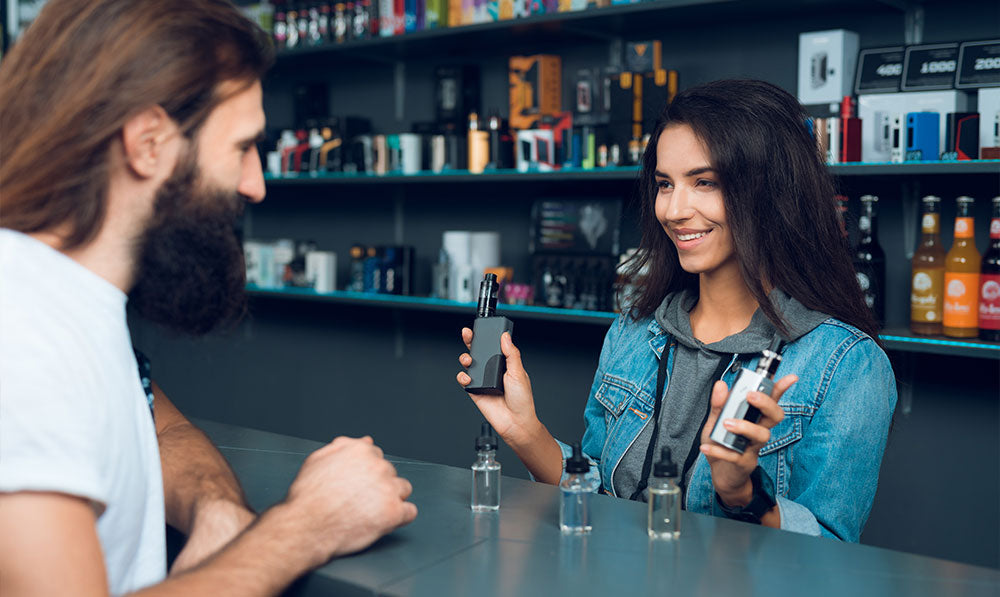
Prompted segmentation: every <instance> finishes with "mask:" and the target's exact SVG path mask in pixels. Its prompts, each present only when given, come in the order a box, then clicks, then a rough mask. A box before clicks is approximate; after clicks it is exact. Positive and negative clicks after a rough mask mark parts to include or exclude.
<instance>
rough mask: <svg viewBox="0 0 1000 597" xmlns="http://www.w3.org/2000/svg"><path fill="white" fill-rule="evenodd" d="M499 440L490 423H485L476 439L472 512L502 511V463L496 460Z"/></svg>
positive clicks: (473, 464)
mask: <svg viewBox="0 0 1000 597" xmlns="http://www.w3.org/2000/svg"><path fill="white" fill-rule="evenodd" d="M496 455H497V438H496V436H495V435H493V429H492V428H490V424H489V423H483V428H482V432H481V433H480V435H479V437H477V438H476V461H475V462H474V463H472V510H473V511H475V512H490V511H494V510H499V509H500V463H499V462H497V460H496Z"/></svg>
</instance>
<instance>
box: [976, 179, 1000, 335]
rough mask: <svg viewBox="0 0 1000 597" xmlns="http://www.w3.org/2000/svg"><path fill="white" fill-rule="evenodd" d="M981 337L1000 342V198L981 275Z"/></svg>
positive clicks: (994, 202)
mask: <svg viewBox="0 0 1000 597" xmlns="http://www.w3.org/2000/svg"><path fill="white" fill-rule="evenodd" d="M979 337H980V338H982V339H983V340H990V341H992V342H1000V197H994V198H993V217H992V219H990V246H989V247H988V248H987V249H986V252H985V253H983V268H982V269H981V270H980V275H979Z"/></svg>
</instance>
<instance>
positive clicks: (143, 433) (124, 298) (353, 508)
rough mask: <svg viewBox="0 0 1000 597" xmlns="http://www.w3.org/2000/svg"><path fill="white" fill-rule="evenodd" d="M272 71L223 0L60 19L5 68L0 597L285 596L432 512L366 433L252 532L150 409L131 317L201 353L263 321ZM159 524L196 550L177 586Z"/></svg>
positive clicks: (64, 3) (65, 9) (201, 461)
mask: <svg viewBox="0 0 1000 597" xmlns="http://www.w3.org/2000/svg"><path fill="white" fill-rule="evenodd" d="M271 61H272V56H271V49H270V44H269V40H268V39H267V36H266V34H264V32H262V31H261V30H260V29H259V28H257V27H256V26H254V25H253V24H251V23H250V22H249V21H247V20H246V19H244V18H243V17H242V15H241V14H240V13H239V11H238V10H237V9H236V8H234V7H233V6H232V4H230V3H229V2H228V1H225V0H171V1H169V2H165V1H161V0H50V2H48V4H47V5H46V6H45V8H44V9H43V10H42V11H41V14H40V15H39V17H38V19H37V20H36V21H35V22H34V23H33V24H32V25H31V27H30V28H29V29H28V31H27V32H26V33H25V35H24V36H23V37H22V39H21V40H20V41H18V42H17V44H16V45H15V46H14V48H13V49H12V51H11V52H10V53H9V54H8V55H7V56H6V57H5V58H4V60H3V63H2V64H0V131H2V134H3V142H2V144H0V226H2V229H0V537H2V538H3V539H2V541H0V594H3V595H4V596H5V597H14V596H20V595H61V594H73V595H107V594H109V593H110V594H113V595H120V594H125V593H130V592H135V591H138V592H139V593H140V594H165V595H172V594H178V595H180V594H184V595H188V594H212V595H216V596H219V595H228V594H233V595H269V594H275V593H277V592H279V591H280V590H282V588H283V587H285V586H286V585H287V584H288V583H290V582H291V581H292V580H293V579H294V578H295V577H296V576H298V575H300V574H301V573H303V572H304V571H306V570H308V569H310V568H313V567H316V566H319V565H321V564H322V563H324V562H325V561H327V560H328V559H329V558H331V557H334V556H338V555H342V554H346V553H351V552H353V551H357V550H359V549H363V548H365V547H367V546H368V545H370V544H371V543H372V542H374V541H375V540H376V539H378V538H379V537H381V536H382V535H384V534H385V533H387V532H390V531H392V530H393V529H395V528H397V527H398V526H400V525H403V524H407V523H408V522H410V521H412V520H413V519H414V517H415V516H416V508H415V507H414V506H413V504H411V503H409V502H407V501H406V500H407V498H408V497H409V495H410V492H411V487H410V484H409V483H408V482H407V481H406V480H405V479H401V478H399V477H398V476H397V475H396V471H395V469H394V468H393V467H392V465H391V464H389V463H388V461H386V460H385V459H384V458H383V455H382V451H381V450H380V449H379V448H378V447H376V446H375V445H374V444H373V443H372V441H371V439H370V438H361V439H350V438H337V439H335V440H334V441H333V442H331V443H330V444H328V445H327V446H325V447H323V448H321V449H319V450H317V451H316V452H314V453H313V454H312V455H310V456H309V458H308V459H307V460H306V462H305V464H304V465H303V467H302V469H301V470H300V471H299V474H298V476H297V477H296V479H295V481H294V482H293V484H292V486H291V488H290V490H289V493H288V496H287V498H286V499H285V500H284V501H283V502H282V503H280V504H278V505H276V506H275V507H273V508H271V509H269V510H268V511H266V512H264V513H263V514H261V515H260V516H259V517H258V516H256V515H255V514H254V513H253V512H251V511H250V509H249V508H248V507H247V506H246V504H245V502H244V500H243V496H242V492H241V490H240V488H239V485H238V483H237V482H236V480H235V477H234V476H233V474H232V472H231V470H229V468H228V466H227V465H226V463H225V461H224V460H223V458H222V457H221V455H220V454H219V453H218V451H217V450H215V449H214V447H212V446H211V444H210V443H209V442H208V440H207V438H205V436H204V435H203V434H201V433H200V432H199V431H197V430H196V429H195V428H194V427H193V426H192V425H191V424H190V423H189V422H188V421H187V420H186V419H185V418H184V417H183V415H181V414H180V413H179V412H177V410H176V409H175V408H174V407H173V405H172V404H170V401H169V400H167V398H166V397H165V396H164V395H163V394H162V392H159V390H158V389H156V388H155V387H154V388H153V391H152V395H153V397H154V398H153V400H152V403H150V402H149V401H148V400H147V393H146V391H145V390H144V387H143V381H142V379H141V376H140V372H139V367H138V366H137V362H136V356H135V353H134V352H133V349H132V345H131V340H130V336H129V330H128V325H127V321H126V313H125V309H126V303H128V304H129V305H130V306H131V307H132V308H134V310H135V311H136V312H137V313H138V314H140V315H142V316H144V317H146V318H148V319H150V320H152V321H155V322H158V323H161V324H164V325H167V326H169V327H172V328H175V329H178V330H182V331H187V332H191V333H193V334H202V333H205V332H208V331H210V330H212V329H215V328H216V327H218V326H219V325H222V324H224V323H226V322H231V321H233V320H234V319H235V318H237V317H238V316H239V315H240V314H241V313H242V312H243V311H244V309H245V303H246V299H245V296H244V293H243V286H244V266H243V256H242V251H241V248H240V243H239V239H238V236H237V234H236V232H235V225H236V223H237V222H238V221H239V219H240V215H241V213H242V209H243V205H244V202H245V201H250V202H259V201H262V200H263V199H264V180H263V174H262V172H261V164H260V158H259V156H258V154H257V149H256V142H257V141H258V139H259V137H260V136H261V134H262V132H263V129H264V124H265V121H264V112H263V109H262V92H261V84H260V80H261V77H262V76H263V74H264V72H265V71H266V69H267V68H268V66H269V65H270V63H271ZM154 413H155V417H154V416H153V414H154ZM165 523H169V524H171V525H173V526H175V527H177V528H179V529H180V530H182V531H184V532H185V533H187V534H188V535H189V539H188V542H187V545H186V546H185V548H184V550H183V551H182V552H181V554H180V556H179V557H178V560H177V562H176V564H175V566H174V568H173V570H172V571H171V574H170V576H169V578H168V577H167V573H166V572H167V571H166V555H165V526H164V525H165Z"/></svg>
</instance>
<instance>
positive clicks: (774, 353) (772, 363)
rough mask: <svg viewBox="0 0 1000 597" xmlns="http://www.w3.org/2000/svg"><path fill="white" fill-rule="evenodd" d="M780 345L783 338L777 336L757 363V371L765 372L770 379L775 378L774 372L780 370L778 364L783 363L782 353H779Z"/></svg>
mask: <svg viewBox="0 0 1000 597" xmlns="http://www.w3.org/2000/svg"><path fill="white" fill-rule="evenodd" d="M780 347H781V338H778V337H775V338H774V339H773V340H771V345H770V346H768V347H767V349H766V350H765V351H764V356H763V357H761V359H760V362H759V363H757V373H762V374H764V375H765V376H767V378H768V379H773V378H774V373H775V371H777V370H778V365H780V364H781V355H780V354H779V353H778V349H779V348H780Z"/></svg>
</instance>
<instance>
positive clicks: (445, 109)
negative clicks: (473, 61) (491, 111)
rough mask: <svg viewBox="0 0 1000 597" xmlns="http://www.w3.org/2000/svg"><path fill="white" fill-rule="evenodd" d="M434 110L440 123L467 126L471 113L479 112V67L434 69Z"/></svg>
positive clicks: (443, 67)
mask: <svg viewBox="0 0 1000 597" xmlns="http://www.w3.org/2000/svg"><path fill="white" fill-rule="evenodd" d="M434 79H435V85H434V110H435V116H436V118H437V121H438V122H439V123H454V124H455V125H457V126H459V127H463V128H465V127H467V126H468V122H469V114H470V113H472V112H479V101H480V97H479V94H480V84H479V67H477V66H472V65H464V66H439V67H437V69H435V71H434Z"/></svg>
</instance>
